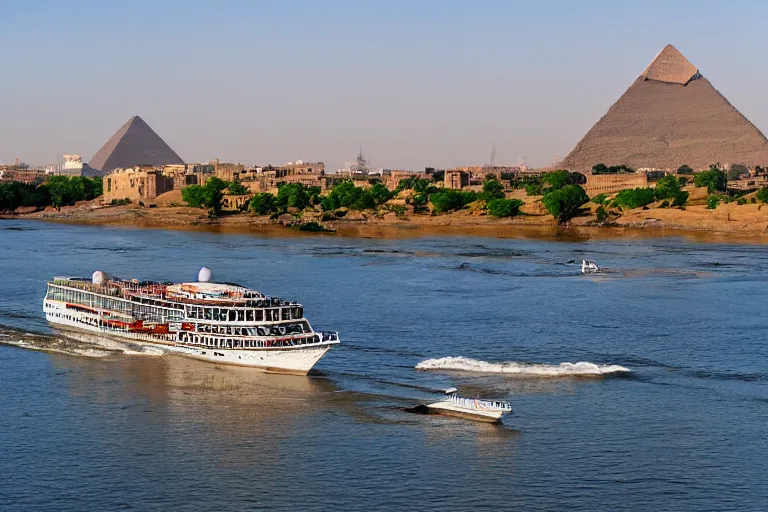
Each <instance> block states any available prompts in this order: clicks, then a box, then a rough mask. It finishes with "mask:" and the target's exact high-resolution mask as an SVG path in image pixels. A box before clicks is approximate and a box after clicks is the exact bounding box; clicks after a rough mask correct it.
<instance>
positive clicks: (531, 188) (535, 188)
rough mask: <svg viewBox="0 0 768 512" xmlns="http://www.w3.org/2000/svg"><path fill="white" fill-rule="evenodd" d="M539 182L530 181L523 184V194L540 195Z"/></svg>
mask: <svg viewBox="0 0 768 512" xmlns="http://www.w3.org/2000/svg"><path fill="white" fill-rule="evenodd" d="M542 192H543V190H542V186H541V184H536V183H530V184H528V185H526V186H525V194H526V195H529V196H540V195H541V194H542Z"/></svg>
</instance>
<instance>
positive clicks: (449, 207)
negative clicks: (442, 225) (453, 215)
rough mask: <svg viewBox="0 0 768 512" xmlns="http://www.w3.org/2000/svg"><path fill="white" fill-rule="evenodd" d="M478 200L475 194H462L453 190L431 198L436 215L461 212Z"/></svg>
mask: <svg viewBox="0 0 768 512" xmlns="http://www.w3.org/2000/svg"><path fill="white" fill-rule="evenodd" d="M476 200H477V194H476V193H475V192H462V191H460V190H452V189H443V190H441V191H440V192H436V193H434V194H432V195H430V196H429V201H430V202H431V203H432V206H433V207H434V211H435V213H448V212H452V211H456V210H460V209H462V208H464V207H465V206H466V205H468V204H469V203H471V202H473V201H476Z"/></svg>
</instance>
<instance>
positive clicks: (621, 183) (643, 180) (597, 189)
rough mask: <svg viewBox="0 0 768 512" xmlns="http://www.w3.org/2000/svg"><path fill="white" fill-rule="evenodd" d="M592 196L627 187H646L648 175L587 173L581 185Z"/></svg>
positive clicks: (611, 192) (610, 192)
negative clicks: (584, 182)
mask: <svg viewBox="0 0 768 512" xmlns="http://www.w3.org/2000/svg"><path fill="white" fill-rule="evenodd" d="M582 186H583V187H584V190H585V191H586V192H587V194H588V195H589V196H590V197H592V196H596V195H598V194H613V193H615V192H619V191H621V190H624V189H627V188H646V187H648V175H647V174H645V173H642V174H641V173H637V174H588V175H587V183H586V184H584V185H582Z"/></svg>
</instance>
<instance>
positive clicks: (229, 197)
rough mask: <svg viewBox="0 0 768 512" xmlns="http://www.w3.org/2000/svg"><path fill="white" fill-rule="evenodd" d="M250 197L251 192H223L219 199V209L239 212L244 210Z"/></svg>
mask: <svg viewBox="0 0 768 512" xmlns="http://www.w3.org/2000/svg"><path fill="white" fill-rule="evenodd" d="M252 197H253V194H243V195H234V194H224V197H223V198H222V199H221V209H222V210H224V211H225V212H240V211H243V210H246V209H247V208H248V203H249V202H250V200H251V198H252Z"/></svg>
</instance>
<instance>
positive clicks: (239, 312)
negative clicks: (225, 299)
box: [237, 309, 245, 322]
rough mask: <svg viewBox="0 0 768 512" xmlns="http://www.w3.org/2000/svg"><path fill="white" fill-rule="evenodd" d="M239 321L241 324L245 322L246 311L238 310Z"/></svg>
mask: <svg viewBox="0 0 768 512" xmlns="http://www.w3.org/2000/svg"><path fill="white" fill-rule="evenodd" d="M237 320H238V321H239V322H245V311H243V310H242V309H238V310H237Z"/></svg>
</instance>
